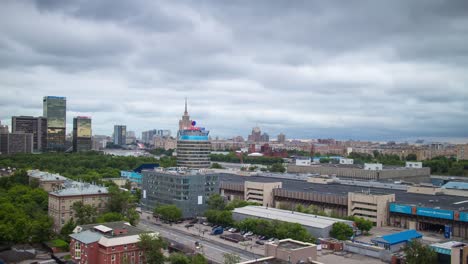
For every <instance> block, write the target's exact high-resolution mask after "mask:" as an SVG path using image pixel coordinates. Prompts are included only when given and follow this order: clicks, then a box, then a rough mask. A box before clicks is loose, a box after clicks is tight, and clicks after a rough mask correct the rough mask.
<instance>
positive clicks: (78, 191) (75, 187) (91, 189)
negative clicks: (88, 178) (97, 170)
mask: <svg viewBox="0 0 468 264" xmlns="http://www.w3.org/2000/svg"><path fill="white" fill-rule="evenodd" d="M63 185H64V188H63V189H61V190H57V191H53V192H50V194H52V195H55V196H73V195H92V194H106V193H108V191H107V188H106V187H103V186H98V185H94V184H91V183H87V182H77V181H71V180H67V181H65V183H64V184H63Z"/></svg>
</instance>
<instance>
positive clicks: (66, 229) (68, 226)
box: [60, 218, 76, 243]
mask: <svg viewBox="0 0 468 264" xmlns="http://www.w3.org/2000/svg"><path fill="white" fill-rule="evenodd" d="M75 227H76V223H75V221H74V220H73V218H70V220H68V221H67V222H66V223H65V225H63V227H62V229H60V236H61V237H62V239H63V240H65V241H67V242H68V243H70V237H69V235H70V234H71V233H73V230H74V229H75Z"/></svg>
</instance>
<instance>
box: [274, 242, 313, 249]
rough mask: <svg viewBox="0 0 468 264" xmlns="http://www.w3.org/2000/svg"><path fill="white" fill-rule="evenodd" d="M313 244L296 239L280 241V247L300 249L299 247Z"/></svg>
mask: <svg viewBox="0 0 468 264" xmlns="http://www.w3.org/2000/svg"><path fill="white" fill-rule="evenodd" d="M309 246H312V245H309V244H305V243H301V242H298V241H294V240H287V241H280V242H279V245H278V247H280V248H286V249H298V248H305V247H309Z"/></svg>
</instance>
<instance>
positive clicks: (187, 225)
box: [185, 224, 194, 228]
mask: <svg viewBox="0 0 468 264" xmlns="http://www.w3.org/2000/svg"><path fill="white" fill-rule="evenodd" d="M192 226H194V224H186V225H185V228H189V227H192Z"/></svg>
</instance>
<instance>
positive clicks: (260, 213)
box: [232, 206, 353, 238]
mask: <svg viewBox="0 0 468 264" xmlns="http://www.w3.org/2000/svg"><path fill="white" fill-rule="evenodd" d="M232 217H233V218H234V220H236V221H241V220H243V219H246V218H260V219H267V220H279V221H283V222H291V223H298V224H300V225H302V226H303V227H304V228H305V229H307V231H309V233H310V234H311V235H312V236H314V237H316V238H319V237H325V238H326V237H329V234H330V230H331V228H332V226H333V224H334V223H337V222H343V223H346V224H348V225H349V226H351V227H353V222H352V221H348V220H342V219H337V218H331V217H324V216H318V215H312V214H304V213H298V212H294V211H289V210H281V209H276V208H269V207H263V206H246V207H241V208H236V209H234V211H233V212H232Z"/></svg>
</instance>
